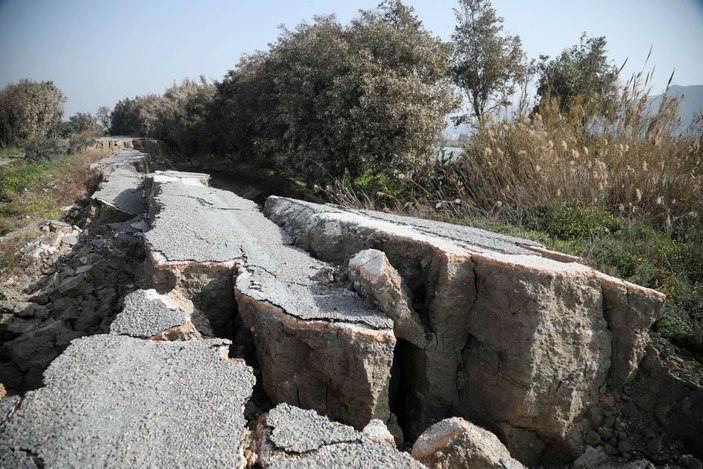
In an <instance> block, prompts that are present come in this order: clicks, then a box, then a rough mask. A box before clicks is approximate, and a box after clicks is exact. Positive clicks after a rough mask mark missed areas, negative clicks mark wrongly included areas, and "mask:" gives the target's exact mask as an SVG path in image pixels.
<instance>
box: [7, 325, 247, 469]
mask: <svg viewBox="0 0 703 469" xmlns="http://www.w3.org/2000/svg"><path fill="white" fill-rule="evenodd" d="M227 344H229V342H228V341H225V340H203V341H196V342H153V341H148V340H140V339H134V338H131V337H125V336H112V335H97V336H92V337H86V338H82V339H77V340H75V341H74V342H73V343H72V345H71V346H69V348H68V349H66V351H65V352H64V353H63V354H62V355H61V356H59V357H58V358H57V359H56V360H55V361H54V362H53V363H52V364H51V365H50V367H49V368H48V369H47V370H46V372H45V373H44V381H45V384H46V386H45V387H43V388H40V389H38V390H36V391H30V392H28V393H27V394H26V395H25V397H24V399H23V401H22V403H21V405H20V406H19V408H18V409H17V410H16V411H15V412H14V413H13V414H12V415H11V416H10V418H9V419H8V421H7V422H6V423H5V424H4V425H1V426H0V467H17V466H18V465H19V464H21V463H22V462H23V461H24V462H26V461H28V460H31V461H33V462H34V463H35V464H37V465H40V466H41V465H46V466H47V467H88V466H92V467H95V466H99V467H135V466H139V467H185V466H188V467H232V466H238V465H239V463H240V462H241V459H240V457H239V455H240V448H241V445H242V435H243V431H244V426H245V419H244V416H243V410H242V409H243V406H244V404H245V403H246V401H247V400H248V399H249V397H250V396H251V393H252V388H253V386H254V375H253V373H252V371H251V369H250V368H249V367H247V366H246V365H244V364H242V363H235V362H231V361H228V360H224V359H222V358H221V357H220V356H219V355H218V351H217V348H218V347H222V346H226V345H227Z"/></svg>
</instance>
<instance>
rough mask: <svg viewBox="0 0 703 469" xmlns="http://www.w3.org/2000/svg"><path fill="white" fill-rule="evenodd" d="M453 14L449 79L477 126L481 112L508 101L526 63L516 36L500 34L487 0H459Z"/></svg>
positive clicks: (499, 27)
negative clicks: (453, 27)
mask: <svg viewBox="0 0 703 469" xmlns="http://www.w3.org/2000/svg"><path fill="white" fill-rule="evenodd" d="M454 14H455V16H456V20H457V25H456V28H455V30H454V35H453V36H452V40H453V41H454V54H453V60H452V67H451V69H452V78H453V79H454V82H455V83H456V85H457V86H458V87H459V88H460V89H461V90H462V91H464V93H465V94H466V97H467V98H468V101H469V105H470V107H471V116H472V117H475V118H476V119H477V121H478V123H479V125H480V123H481V121H482V120H483V116H484V115H486V114H490V113H491V112H492V111H495V110H496V109H498V108H500V107H503V106H507V105H509V104H510V98H511V97H512V96H513V94H514V93H515V85H516V83H517V82H519V81H520V80H521V79H522V78H523V76H524V75H525V72H526V69H527V65H526V64H525V63H524V53H523V52H522V44H521V42H520V37H519V36H510V35H507V34H501V33H502V30H503V25H502V23H503V18H501V17H500V16H497V15H496V12H495V10H494V9H493V7H492V6H491V2H490V1H488V0H459V8H457V9H455V10H454ZM466 117H468V116H465V117H464V119H460V120H465V119H466Z"/></svg>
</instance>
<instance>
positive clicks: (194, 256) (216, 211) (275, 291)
mask: <svg viewBox="0 0 703 469" xmlns="http://www.w3.org/2000/svg"><path fill="white" fill-rule="evenodd" d="M152 191H153V193H154V194H155V195H154V196H153V197H152V200H151V201H150V211H154V212H155V218H154V220H153V221H152V230H151V231H148V232H147V233H146V234H145V237H146V240H147V242H148V243H149V246H150V249H151V251H152V252H153V253H155V254H156V255H157V257H158V258H160V259H163V260H164V261H165V263H173V264H176V265H183V264H187V263H192V264H198V263H228V262H232V263H235V264H236V265H237V270H238V271H239V273H240V274H241V275H239V277H238V278H237V282H236V286H237V288H238V289H239V290H240V292H242V293H243V294H245V295H247V296H249V297H251V298H253V299H255V300H257V301H265V302H268V303H270V304H272V305H275V306H277V307H279V308H280V309H282V310H283V311H284V312H286V313H287V314H289V315H291V316H295V317H297V318H299V319H302V320H307V321H310V320H323V321H330V322H344V323H350V324H359V325H363V326H367V327H372V328H375V329H392V327H393V322H392V320H391V319H389V318H388V317H387V316H386V315H385V314H383V313H382V312H381V311H379V310H377V309H373V308H371V307H369V306H368V305H367V303H366V301H364V299H362V298H361V297H359V296H358V295H356V294H355V293H353V292H350V291H348V290H346V289H345V288H343V287H341V286H339V285H337V284H334V283H328V284H325V283H320V282H318V281H317V280H316V279H315V278H316V277H325V274H324V272H326V271H328V270H329V271H331V270H332V268H331V267H330V266H329V265H328V264H326V263H324V262H322V261H319V260H317V259H315V258H313V257H311V256H310V255H309V254H308V253H306V252H305V251H303V250H301V249H298V248H296V247H294V246H292V245H291V242H292V241H291V239H290V237H289V236H288V235H287V234H286V233H285V232H284V231H283V230H282V229H281V228H279V227H278V226H277V225H276V224H275V223H274V222H272V221H270V220H268V219H267V218H266V217H265V216H264V215H263V214H262V213H261V212H260V210H259V208H258V206H257V205H256V204H255V203H253V202H251V201H249V200H246V199H243V198H241V197H238V196H236V195H234V194H233V193H231V192H228V191H222V190H219V189H214V188H211V187H205V186H202V185H200V184H195V183H194V178H192V177H185V178H184V179H183V180H179V179H178V178H177V173H171V174H169V175H168V177H165V176H164V177H162V178H160V179H156V178H155V179H154V182H153V189H152Z"/></svg>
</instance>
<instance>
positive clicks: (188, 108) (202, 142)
mask: <svg viewBox="0 0 703 469" xmlns="http://www.w3.org/2000/svg"><path fill="white" fill-rule="evenodd" d="M214 93H215V86H214V85H213V84H211V83H208V82H207V80H206V79H205V77H203V76H201V77H200V81H199V82H198V81H195V80H190V79H186V80H183V82H182V83H181V84H176V83H174V84H173V85H172V86H171V87H170V88H168V89H167V90H166V91H165V92H164V94H163V95H162V96H161V97H160V99H159V102H158V106H157V122H156V125H155V128H154V130H153V134H152V135H151V136H153V137H155V138H158V139H160V140H162V141H163V142H165V143H166V144H167V145H169V147H171V148H172V149H173V150H174V151H175V152H177V153H178V154H181V155H182V154H186V153H196V152H198V151H199V150H201V149H202V148H203V147H204V146H206V140H207V139H208V134H207V131H208V128H207V125H206V122H205V119H206V117H207V113H208V109H209V106H210V103H211V101H212V97H213V95H214Z"/></svg>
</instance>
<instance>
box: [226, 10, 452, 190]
mask: <svg viewBox="0 0 703 469" xmlns="http://www.w3.org/2000/svg"><path fill="white" fill-rule="evenodd" d="M448 54H449V48H448V46H447V45H446V44H444V43H442V42H441V41H439V40H438V39H436V38H434V37H433V36H432V35H430V34H429V33H428V32H427V31H426V30H425V29H424V28H423V27H422V23H421V22H420V21H419V20H418V19H417V18H416V17H415V16H414V14H413V12H412V9H410V8H408V7H405V6H404V5H403V4H402V3H400V2H397V1H388V2H384V3H383V4H382V5H381V6H380V7H379V8H378V9H376V10H371V11H364V12H361V13H360V15H359V16H358V17H357V18H355V19H354V20H353V21H352V22H351V24H350V25H348V26H343V25H341V24H340V23H338V22H337V21H336V20H335V19H334V18H333V17H318V18H316V19H315V22H314V23H313V24H310V25H308V24H303V25H300V26H298V27H297V28H296V29H295V30H294V31H289V30H284V31H283V33H282V34H281V35H280V36H279V38H278V41H277V42H276V43H275V44H273V45H272V46H271V49H270V50H269V51H267V52H262V53H257V54H254V55H251V56H248V57H245V58H244V59H242V61H241V62H240V64H239V65H238V67H237V68H236V69H235V70H233V71H231V72H229V74H228V75H227V77H225V80H224V81H223V82H222V83H221V84H219V85H218V89H217V94H216V96H215V100H214V110H213V117H214V119H213V120H214V122H217V123H219V127H218V134H219V135H221V137H222V138H221V141H222V147H221V148H222V150H223V151H225V152H229V153H235V154H238V155H240V156H242V157H245V158H249V157H250V155H251V156H253V157H254V158H255V159H256V160H257V161H259V162H263V163H265V164H268V165H275V166H277V167H285V168H289V169H293V170H294V171H296V172H298V173H300V174H303V175H304V176H305V177H306V179H308V181H311V182H312V181H318V182H320V181H329V180H330V179H332V178H335V177H336V178H341V177H343V176H344V174H345V173H347V172H348V173H349V175H350V177H351V178H352V179H354V178H357V177H359V176H360V175H362V174H363V173H364V172H365V171H367V170H370V171H372V172H373V173H379V174H380V173H385V174H387V175H390V174H392V173H393V171H394V170H397V171H404V172H417V171H418V170H420V169H422V168H423V166H425V165H426V163H427V158H426V157H427V155H428V154H429V153H430V152H431V151H432V148H433V143H434V141H435V140H436V138H437V137H438V135H439V133H440V132H441V130H442V129H443V128H444V125H445V122H444V116H445V114H446V113H447V112H448V111H450V110H452V109H453V108H454V107H455V106H456V104H457V102H456V100H455V96H454V94H453V92H452V89H451V87H450V85H449V83H448V82H447V80H446V77H447V74H448V70H447V60H448Z"/></svg>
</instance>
